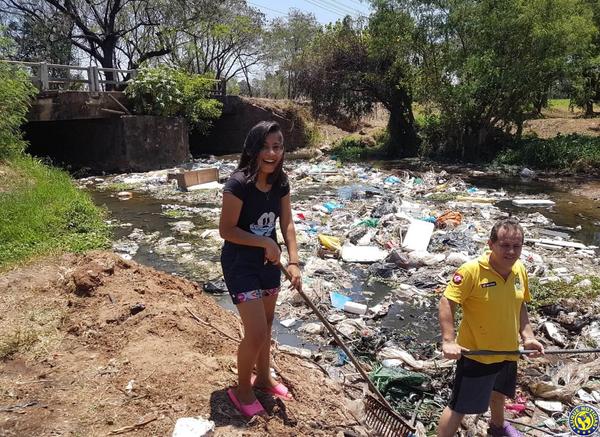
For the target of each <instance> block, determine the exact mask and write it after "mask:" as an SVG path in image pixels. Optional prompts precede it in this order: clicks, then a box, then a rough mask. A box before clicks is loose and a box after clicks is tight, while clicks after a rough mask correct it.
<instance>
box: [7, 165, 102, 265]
mask: <svg viewBox="0 0 600 437" xmlns="http://www.w3.org/2000/svg"><path fill="white" fill-rule="evenodd" d="M104 220H105V211H102V210H101V209H100V208H98V207H97V206H95V205H94V203H93V202H92V201H91V199H90V197H89V195H88V194H87V193H84V192H82V191H81V190H79V189H77V188H76V186H75V184H74V183H73V181H72V179H71V177H70V176H69V174H68V173H67V172H65V171H63V170H60V169H57V168H54V167H50V166H47V165H44V164H43V163H41V162H40V161H39V160H37V159H33V158H31V157H29V156H27V155H22V156H14V157H12V158H9V159H7V160H5V161H2V162H0V271H2V270H4V269H6V268H8V267H9V266H11V265H13V264H15V263H22V262H25V261H27V260H30V259H33V258H35V257H39V256H43V255H48V254H51V253H55V254H56V253H61V252H63V251H67V252H84V251H86V250H90V249H97V248H106V247H109V246H110V232H109V228H108V226H107V225H106V223H105V222H104Z"/></svg>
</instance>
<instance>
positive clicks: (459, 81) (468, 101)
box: [403, 0, 593, 159]
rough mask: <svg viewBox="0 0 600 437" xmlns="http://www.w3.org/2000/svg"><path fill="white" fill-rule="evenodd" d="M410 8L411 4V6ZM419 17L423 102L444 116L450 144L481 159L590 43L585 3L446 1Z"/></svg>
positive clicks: (422, 8) (424, 6) (425, 7)
mask: <svg viewBox="0 0 600 437" xmlns="http://www.w3.org/2000/svg"><path fill="white" fill-rule="evenodd" d="M403 3H406V2H403ZM408 3H410V6H411V7H412V8H413V11H414V10H418V11H419V14H418V15H416V14H414V15H416V16H418V22H417V27H418V28H419V31H418V34H419V35H420V37H419V39H418V44H417V45H416V49H417V53H416V55H417V57H418V59H419V63H420V68H421V74H420V81H419V84H418V87H417V94H418V98H419V100H420V101H421V102H422V103H424V104H426V105H429V106H430V109H432V112H433V113H434V114H438V116H439V120H440V123H441V127H442V132H443V133H444V137H445V138H446V141H447V143H449V145H450V146H453V147H454V148H455V150H456V152H457V153H458V154H459V156H462V157H464V158H469V159H477V158H478V157H479V156H481V153H482V152H483V151H484V150H485V149H486V148H488V146H489V145H490V144H492V143H493V142H494V138H495V135H496V134H497V132H498V130H501V129H503V130H505V131H506V132H509V131H511V130H512V128H513V127H515V126H516V128H517V134H520V132H521V127H522V125H523V122H524V120H525V119H526V118H527V117H528V116H529V114H531V113H532V112H533V109H534V106H535V104H536V102H538V101H539V99H540V96H545V95H546V94H547V92H548V89H549V87H550V85H551V84H552V83H553V82H554V81H555V80H557V79H559V78H560V77H562V76H564V74H565V72H566V71H567V70H568V66H569V63H570V62H571V60H572V59H573V58H574V57H575V56H577V55H578V54H580V53H582V52H583V51H584V50H585V47H587V45H588V44H589V41H590V38H591V36H592V34H593V33H592V31H591V29H593V26H592V24H591V14H590V10H589V8H588V7H587V5H586V4H585V3H584V2H583V1H581V0H504V1H501V2H499V1H497V0H438V1H412V2H408Z"/></svg>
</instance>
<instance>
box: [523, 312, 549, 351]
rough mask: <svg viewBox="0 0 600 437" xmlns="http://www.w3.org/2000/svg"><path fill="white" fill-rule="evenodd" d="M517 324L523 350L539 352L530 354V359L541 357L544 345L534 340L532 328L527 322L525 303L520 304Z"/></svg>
mask: <svg viewBox="0 0 600 437" xmlns="http://www.w3.org/2000/svg"><path fill="white" fill-rule="evenodd" d="M519 322H520V324H519V334H521V339H522V340H523V348H524V349H534V350H537V351H539V353H535V354H531V355H530V356H531V357H538V356H540V355H542V354H543V353H544V345H543V344H542V343H540V342H539V341H537V340H536V339H535V335H534V333H533V328H532V327H531V323H530V322H529V314H528V313H527V305H525V302H523V303H522V304H521V314H520V316H519Z"/></svg>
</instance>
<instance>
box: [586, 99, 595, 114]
mask: <svg viewBox="0 0 600 437" xmlns="http://www.w3.org/2000/svg"><path fill="white" fill-rule="evenodd" d="M593 116H594V102H593V101H592V100H588V101H587V102H585V117H593Z"/></svg>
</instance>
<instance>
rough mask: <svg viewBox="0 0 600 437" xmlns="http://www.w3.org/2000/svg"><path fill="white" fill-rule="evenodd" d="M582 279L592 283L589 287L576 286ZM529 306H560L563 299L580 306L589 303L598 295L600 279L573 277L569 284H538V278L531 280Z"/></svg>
mask: <svg viewBox="0 0 600 437" xmlns="http://www.w3.org/2000/svg"><path fill="white" fill-rule="evenodd" d="M584 279H589V280H590V281H591V282H592V285H591V287H588V288H582V287H578V286H577V284H578V283H579V282H581V281H583V280H584ZM529 286H530V288H531V294H532V299H531V306H532V307H533V308H534V309H539V308H540V307H542V306H544V305H552V304H560V301H561V300H563V299H573V300H577V301H579V302H580V303H581V304H582V305H585V303H587V302H591V301H592V300H594V299H595V298H596V297H598V296H599V295H600V277H599V276H587V277H585V276H581V275H575V277H574V278H573V280H572V281H571V282H570V283H567V282H565V281H562V280H561V281H557V282H548V283H546V284H543V285H542V284H540V282H539V279H538V278H531V280H530V284H529Z"/></svg>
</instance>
